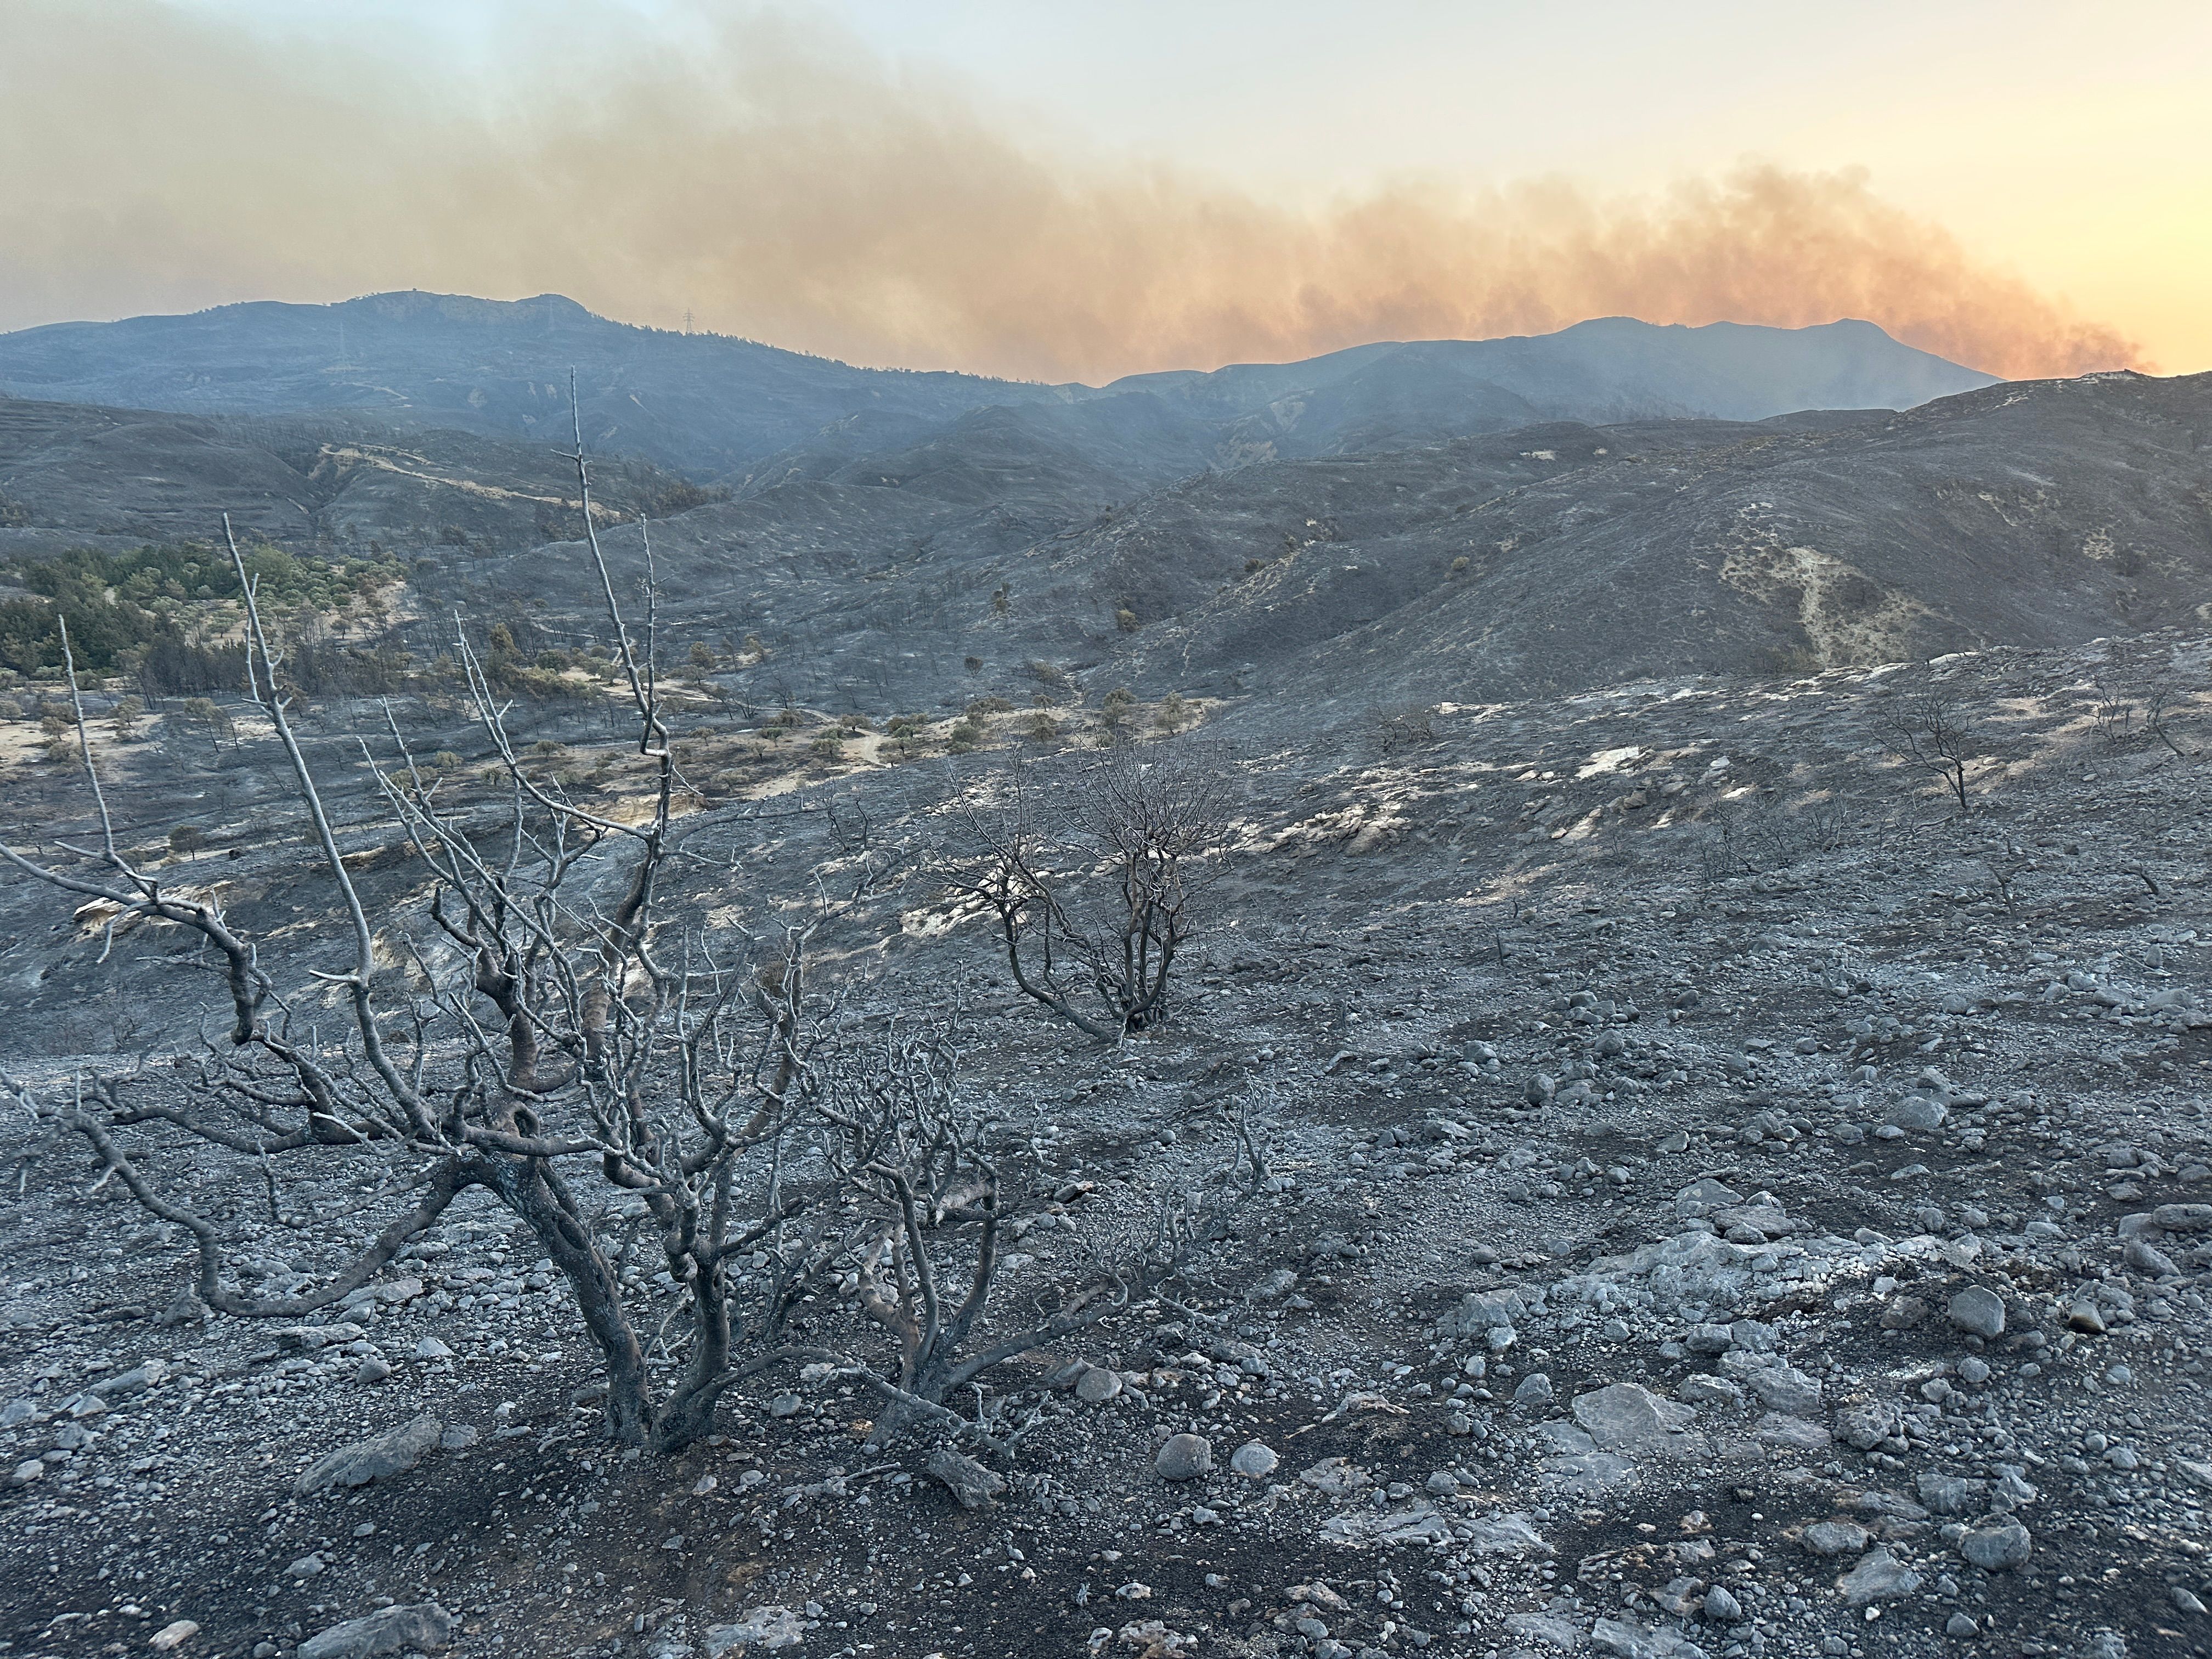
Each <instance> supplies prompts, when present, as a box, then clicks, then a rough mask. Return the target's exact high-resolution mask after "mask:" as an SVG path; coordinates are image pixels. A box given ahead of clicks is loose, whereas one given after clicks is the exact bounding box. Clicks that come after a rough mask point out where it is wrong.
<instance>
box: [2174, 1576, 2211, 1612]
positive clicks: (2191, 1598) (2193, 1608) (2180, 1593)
mask: <svg viewBox="0 0 2212 1659" xmlns="http://www.w3.org/2000/svg"><path fill="white" fill-rule="evenodd" d="M2173 1605H2174V1606H2175V1607H2179V1609H2180V1610H2181V1611H2182V1612H2184V1613H2194V1614H2195V1615H2196V1616H2197V1618H2199V1619H2202V1618H2203V1616H2204V1603H2203V1601H2199V1600H2198V1599H2197V1593H2196V1592H2195V1591H2194V1590H2191V1589H2187V1588H2186V1587H2185V1586H2183V1585H2180V1584H2176V1585H2175V1586H2174V1587H2173Z"/></svg>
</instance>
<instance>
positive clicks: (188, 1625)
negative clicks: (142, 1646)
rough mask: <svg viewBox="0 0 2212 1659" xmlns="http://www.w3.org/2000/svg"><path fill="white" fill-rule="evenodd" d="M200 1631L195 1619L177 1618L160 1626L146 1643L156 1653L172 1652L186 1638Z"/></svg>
mask: <svg viewBox="0 0 2212 1659" xmlns="http://www.w3.org/2000/svg"><path fill="white" fill-rule="evenodd" d="M199 1633H200V1627H199V1624H198V1622H197V1620H191V1619H179V1620H173V1621H172V1622H171V1623H169V1624H166V1625H164V1626H161V1629H159V1630H157V1631H155V1632H154V1634H153V1635H152V1637H151V1638H149V1639H148V1641H147V1644H146V1645H147V1646H148V1647H149V1648H151V1649H153V1650H154V1651H155V1652H156V1653H174V1652H175V1651H176V1650H178V1648H179V1647H181V1646H182V1645H183V1644H185V1642H186V1641H187V1640H188V1639H190V1638H192V1637H195V1636H197V1635H198V1634H199Z"/></svg>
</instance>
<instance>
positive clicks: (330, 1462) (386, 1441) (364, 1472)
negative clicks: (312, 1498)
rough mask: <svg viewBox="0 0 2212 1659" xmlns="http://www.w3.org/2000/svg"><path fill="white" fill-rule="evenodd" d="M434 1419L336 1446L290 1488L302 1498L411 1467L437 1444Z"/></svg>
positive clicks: (438, 1431) (436, 1427)
mask: <svg viewBox="0 0 2212 1659" xmlns="http://www.w3.org/2000/svg"><path fill="white" fill-rule="evenodd" d="M440 1432H441V1430H440V1425H439V1423H438V1419H436V1418H435V1417H418V1418H416V1419H415V1420H414V1421H413V1422H411V1423H403V1424H401V1425H399V1426H398V1428H396V1429H392V1430H388V1431H386V1432H385V1433H383V1434H380V1435H376V1436H374V1437H371V1438H369V1439H368V1440H362V1441H357V1442H356V1443H354V1444H353V1445H350V1446H343V1447H340V1448H339V1449H337V1451H334V1452H331V1454H330V1455H327V1456H325V1457H323V1458H319V1459H318V1460H317V1461H316V1462H313V1463H312V1464H310V1465H308V1467H307V1470H306V1471H305V1472H304V1473H303V1474H301V1476H300V1478H299V1479H298V1480H295V1482H293V1489H294V1490H295V1492H300V1493H301V1495H302V1496H305V1495H306V1494H307V1493H308V1492H321V1491H323V1490H324V1489H325V1487H328V1486H367V1485H368V1483H369V1482H370V1481H372V1480H383V1479H385V1478H386V1477H388V1476H391V1475H394V1474H402V1473H404V1471H406V1470H408V1469H411V1468H414V1467H415V1466H416V1464H417V1463H419V1462H422V1457H423V1455H424V1454H425V1453H426V1452H428V1450H429V1449H431V1448H432V1447H433V1446H435V1445H436V1444H437V1443H438V1441H439V1436H440Z"/></svg>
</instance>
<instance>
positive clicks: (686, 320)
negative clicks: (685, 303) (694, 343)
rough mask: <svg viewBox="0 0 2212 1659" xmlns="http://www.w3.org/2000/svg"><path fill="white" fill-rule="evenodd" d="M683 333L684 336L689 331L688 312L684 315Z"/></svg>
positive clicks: (689, 318) (689, 319)
mask: <svg viewBox="0 0 2212 1659" xmlns="http://www.w3.org/2000/svg"><path fill="white" fill-rule="evenodd" d="M690 331H691V313H690V312H688V311H687V312H685V313H684V332H685V333H686V334H689V333H690Z"/></svg>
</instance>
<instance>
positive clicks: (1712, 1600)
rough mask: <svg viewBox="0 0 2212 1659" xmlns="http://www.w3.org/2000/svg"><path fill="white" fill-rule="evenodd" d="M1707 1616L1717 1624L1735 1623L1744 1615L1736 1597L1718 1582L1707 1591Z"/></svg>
mask: <svg viewBox="0 0 2212 1659" xmlns="http://www.w3.org/2000/svg"><path fill="white" fill-rule="evenodd" d="M1705 1617H1706V1618H1707V1619H1708V1620H1711V1622H1712V1623H1714V1624H1716V1625H1733V1624H1735V1622H1736V1621H1737V1620H1740V1619H1741V1618H1742V1617H1743V1608H1742V1607H1741V1605H1740V1604H1739V1603H1738V1602H1737V1601H1736V1599H1735V1597H1734V1596H1733V1595H1729V1593H1728V1591H1727V1590H1726V1589H1723V1588H1722V1587H1721V1586H1720V1585H1718V1584H1716V1585H1714V1586H1713V1587H1712V1588H1711V1589H1709V1590H1707V1591H1706V1592H1705Z"/></svg>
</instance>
